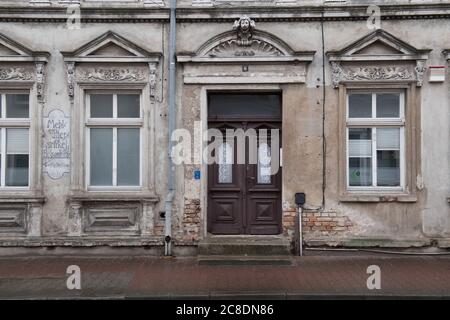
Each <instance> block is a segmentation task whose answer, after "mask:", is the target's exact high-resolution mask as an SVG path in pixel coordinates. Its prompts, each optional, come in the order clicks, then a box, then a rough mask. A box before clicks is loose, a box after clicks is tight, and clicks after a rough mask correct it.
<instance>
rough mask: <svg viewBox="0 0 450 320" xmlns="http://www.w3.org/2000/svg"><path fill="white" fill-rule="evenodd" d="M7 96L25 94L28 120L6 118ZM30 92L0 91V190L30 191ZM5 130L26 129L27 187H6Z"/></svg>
mask: <svg viewBox="0 0 450 320" xmlns="http://www.w3.org/2000/svg"><path fill="white" fill-rule="evenodd" d="M8 94H27V95H28V118H6V95H8ZM31 94H32V92H31V90H28V89H25V90H22V89H18V90H0V95H1V106H2V108H1V115H0V131H1V133H0V134H1V147H0V148H1V149H0V152H1V169H0V190H14V191H19V190H31V178H32V170H33V166H32V158H33V157H32V150H33V149H32V145H31V140H32V139H31V135H32V132H31V130H32V128H31V117H32V115H33V113H32V107H31V106H32V99H31ZM7 129H28V186H6V150H7V149H6V148H7V146H6V130H7Z"/></svg>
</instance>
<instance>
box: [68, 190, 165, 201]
mask: <svg viewBox="0 0 450 320" xmlns="http://www.w3.org/2000/svg"><path fill="white" fill-rule="evenodd" d="M67 200H68V201H69V202H94V201H100V202H141V203H144V202H152V203H156V202H159V197H158V196H157V195H156V194H154V193H151V192H120V193H118V192H95V193H93V192H80V193H73V194H71V195H69V196H68V197H67Z"/></svg>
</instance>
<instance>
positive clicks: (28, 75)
mask: <svg viewBox="0 0 450 320" xmlns="http://www.w3.org/2000/svg"><path fill="white" fill-rule="evenodd" d="M0 80H1V81H10V80H14V81H30V80H34V75H33V71H32V70H30V69H26V68H22V67H6V68H5V67H0Z"/></svg>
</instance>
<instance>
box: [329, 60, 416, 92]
mask: <svg viewBox="0 0 450 320" xmlns="http://www.w3.org/2000/svg"><path fill="white" fill-rule="evenodd" d="M423 68H424V67H421V68H418V67H416V68H415V69H414V70H413V69H412V68H409V67H402V66H395V65H388V66H364V67H354V68H353V67H348V66H346V67H343V66H341V64H340V63H339V62H331V75H332V83H333V87H334V88H339V84H340V83H341V82H348V81H406V82H411V81H417V84H418V86H421V85H422V83H423V72H424V70H423Z"/></svg>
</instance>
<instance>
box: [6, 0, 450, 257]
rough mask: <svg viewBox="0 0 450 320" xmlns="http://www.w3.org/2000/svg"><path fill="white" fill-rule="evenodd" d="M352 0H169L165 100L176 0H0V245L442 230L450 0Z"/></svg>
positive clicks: (339, 237)
mask: <svg viewBox="0 0 450 320" xmlns="http://www.w3.org/2000/svg"><path fill="white" fill-rule="evenodd" d="M361 2H362V1H356V0H355V1H353V0H347V1H322V0H317V1H316V0H310V1H300V0H298V1H296V0H292V1H291V0H289V1H287V0H284V1H282V0H267V1H244V0H240V1H238V0H236V1H231V0H229V1H222V0H215V1H213V0H204V1H201V0H197V1H195V0H179V1H177V33H176V36H177V37H176V51H175V56H176V64H175V65H174V67H175V68H176V90H175V94H176V96H175V97H176V99H175V102H176V103H175V105H176V110H175V112H174V113H171V112H169V108H168V99H169V74H170V73H169V66H170V55H169V50H170V48H169V46H170V41H169V40H170V39H169V13H170V11H169V1H148V0H128V1H112V0H111V1H107V0H105V1H94V0H92V1H88V0H84V1H57V0H54V1H51V0H48V1H46V0H36V1H0V97H1V120H0V137H1V138H0V139H1V140H0V142H1V143H0V146H1V149H0V154H1V158H0V159H1V162H0V163H1V165H0V167H1V175H0V177H1V186H0V245H1V246H2V247H3V249H5V250H8V249H11V248H23V247H34V248H44V247H70V248H73V247H97V246H98V247H101V246H110V247H145V248H154V250H155V252H160V251H159V250H160V248H161V247H162V246H163V245H164V241H165V235H167V223H168V221H167V220H168V219H167V217H166V216H165V213H166V211H167V210H166V202H167V201H168V198H170V199H169V204H170V205H171V215H170V224H171V225H169V227H170V235H171V243H172V245H173V248H174V250H175V251H176V250H178V252H180V253H181V252H191V253H195V251H196V248H197V246H198V245H199V243H200V244H201V243H202V241H206V240H208V239H211V238H214V237H216V239H218V238H220V237H223V236H224V235H226V236H227V235H228V236H230V235H234V236H245V237H247V238H249V239H253V240H254V239H258V237H265V238H264V239H267V236H276V237H277V238H282V239H285V240H286V241H289V242H293V241H294V240H295V238H296V231H295V230H296V221H297V220H296V219H297V214H298V209H297V205H296V202H295V195H296V193H304V195H305V200H306V202H305V204H304V205H303V218H302V221H303V228H302V229H303V233H304V234H303V236H304V241H305V243H306V244H307V245H309V246H343V247H402V248H405V247H406V248H409V247H427V246H437V247H440V248H448V247H450V142H449V136H450V79H449V78H450V77H449V71H448V66H449V63H450V2H449V1H438V0H430V1H406V0H405V1H404V0H396V1H364V2H363V3H361ZM170 121H174V123H175V128H176V129H178V130H177V132H178V133H180V134H182V133H183V134H186V135H184V137H186V136H188V137H191V138H190V139H189V140H187V141H186V139H184V141H183V143H184V144H183V145H184V146H190V147H191V149H189V148H187V149H189V150H192V152H191V153H190V154H189V152H187V151H186V150H187V149H184V150H185V151H184V152H183V153H182V157H183V158H184V159H185V160H186V161H184V162H183V163H180V164H175V165H174V168H175V169H174V193H173V195H172V194H168V176H169V168H170V166H169V163H170V157H169V155H170V154H171V153H170V152H169V134H170V133H169V129H168V128H169V122H170ZM207 129H214V130H216V132H224V131H225V130H227V129H233V130H242V131H244V132H247V130H249V129H254V130H255V132H258V133H257V136H256V140H257V141H258V142H260V141H262V140H261V136H260V132H264V131H261V129H263V130H268V131H270V132H271V130H273V131H276V132H278V134H279V139H278V145H277V144H276V143H275V141H274V140H273V137H272V138H271V139H269V140H268V141H266V142H265V143H258V153H257V154H258V157H257V158H258V159H260V158H264V157H267V156H269V155H274V154H279V156H278V157H277V159H278V158H279V160H280V161H279V162H280V164H279V168H278V166H277V171H276V173H275V174H273V172H270V169H271V168H270V164H269V165H267V163H266V164H265V163H263V161H260V160H257V161H256V163H254V164H248V165H240V164H232V163H229V162H227V161H219V163H213V164H208V163H206V162H205V161H203V160H202V156H201V154H202V151H203V150H205V148H206V149H207V144H208V143H207V142H208V141H207V139H204V138H203V137H202V135H203V132H205V131H206V130H207ZM181 140H182V139H178V138H176V141H177V142H179V143H180V142H181ZM246 148H247V147H246ZM217 150H219V154H220V155H221V156H222V157H225V158H227V157H230V156H229V155H230V154H234V152H233V150H235V149H233V146H232V144H231V145H230V144H227V143H223V144H221V145H218V149H217ZM278 150H280V151H278ZM244 151H245V153H246V154H247V153H248V152H249V151H248V149H245V150H244ZM199 155H200V156H199ZM272 167H273V166H272ZM172 196H173V197H172ZM165 228H166V231H165ZM223 239H225V240H224V241H227V240H226V237H224V238H223ZM183 250H184V251H183ZM189 250H190V251H189Z"/></svg>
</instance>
